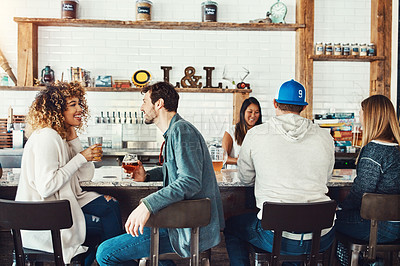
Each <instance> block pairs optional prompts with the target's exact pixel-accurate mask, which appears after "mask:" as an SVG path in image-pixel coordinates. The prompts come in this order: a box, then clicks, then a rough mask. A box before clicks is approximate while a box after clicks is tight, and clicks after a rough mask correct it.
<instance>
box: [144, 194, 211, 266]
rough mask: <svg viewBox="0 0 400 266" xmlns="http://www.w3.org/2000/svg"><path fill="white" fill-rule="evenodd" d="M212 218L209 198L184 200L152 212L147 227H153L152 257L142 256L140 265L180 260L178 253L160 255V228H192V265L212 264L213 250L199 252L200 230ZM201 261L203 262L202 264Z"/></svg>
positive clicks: (155, 264) (156, 265)
mask: <svg viewBox="0 0 400 266" xmlns="http://www.w3.org/2000/svg"><path fill="white" fill-rule="evenodd" d="M210 219H211V201H210V199H208V198H205V199H196V200H183V201H179V202H176V203H174V204H171V205H169V206H168V207H166V208H164V209H162V210H160V211H159V212H157V213H155V214H151V215H150V218H149V220H148V221H147V223H146V227H151V239H150V257H149V258H142V259H141V260H140V263H139V265H140V266H142V265H147V263H148V262H150V265H152V266H158V261H159V260H169V259H172V260H179V259H188V258H181V257H180V256H179V255H178V254H176V253H167V254H161V255H159V228H191V240H190V254H191V256H190V265H193V266H198V265H210V258H211V250H206V251H204V252H202V253H201V254H199V230H200V227H202V226H206V225H208V224H209V223H210ZM200 262H201V264H200Z"/></svg>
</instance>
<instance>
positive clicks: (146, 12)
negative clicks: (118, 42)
mask: <svg viewBox="0 0 400 266" xmlns="http://www.w3.org/2000/svg"><path fill="white" fill-rule="evenodd" d="M152 5H153V3H152V2H151V1H150V0H136V20H137V21H148V20H151V6H152Z"/></svg>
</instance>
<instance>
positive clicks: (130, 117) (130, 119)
mask: <svg viewBox="0 0 400 266" xmlns="http://www.w3.org/2000/svg"><path fill="white" fill-rule="evenodd" d="M129 124H132V113H131V112H129Z"/></svg>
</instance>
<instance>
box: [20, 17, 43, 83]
mask: <svg viewBox="0 0 400 266" xmlns="http://www.w3.org/2000/svg"><path fill="white" fill-rule="evenodd" d="M37 77H38V26H37V25H35V24H33V23H18V78H17V80H18V86H33V84H34V80H33V79H34V78H37Z"/></svg>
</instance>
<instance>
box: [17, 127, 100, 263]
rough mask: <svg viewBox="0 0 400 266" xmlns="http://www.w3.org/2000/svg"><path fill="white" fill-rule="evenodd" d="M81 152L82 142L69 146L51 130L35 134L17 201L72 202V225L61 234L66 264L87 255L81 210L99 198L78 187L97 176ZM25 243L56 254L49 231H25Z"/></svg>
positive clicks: (28, 148) (26, 150)
mask: <svg viewBox="0 0 400 266" xmlns="http://www.w3.org/2000/svg"><path fill="white" fill-rule="evenodd" d="M82 150H83V148H82V145H81V143H80V141H79V138H76V139H74V140H71V141H69V142H67V141H66V140H65V139H62V138H61V136H60V135H59V134H58V133H57V132H56V131H55V130H53V129H51V128H43V129H40V130H36V131H34V132H33V133H32V135H31V136H30V138H29V140H28V141H27V143H26V145H25V148H24V153H23V156H22V163H21V176H20V180H19V184H18V189H17V195H16V198H15V200H17V201H48V200H62V199H67V200H69V202H70V204H71V212H72V220H73V225H72V227H71V228H69V229H64V230H62V231H61V240H62V247H63V256H64V261H65V263H69V262H70V260H71V258H73V257H74V256H75V255H77V254H80V253H83V252H85V251H86V249H87V248H86V247H82V246H81V245H82V243H83V242H84V240H85V237H86V226H85V218H84V215H83V212H82V210H81V207H83V206H84V205H86V204H87V203H89V202H90V201H92V200H94V199H95V198H97V197H98V196H99V194H97V193H95V192H85V191H82V189H81V187H80V185H79V181H81V180H90V179H91V178H92V177H93V174H94V165H93V163H92V162H89V163H88V162H87V161H86V159H85V157H84V156H83V155H82V154H80V153H79V152H80V151H82ZM27 218H29V217H27ZM22 242H23V246H24V247H26V248H31V249H37V250H43V251H47V252H53V248H52V242H51V234H50V231H22Z"/></svg>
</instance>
